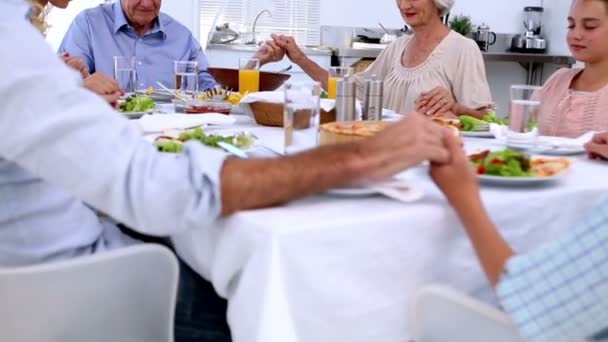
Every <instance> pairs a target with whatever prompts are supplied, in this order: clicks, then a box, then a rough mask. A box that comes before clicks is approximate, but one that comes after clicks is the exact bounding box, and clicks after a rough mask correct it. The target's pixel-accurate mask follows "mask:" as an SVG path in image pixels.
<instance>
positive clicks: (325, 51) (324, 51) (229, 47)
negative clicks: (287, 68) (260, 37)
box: [207, 44, 333, 56]
mask: <svg viewBox="0 0 608 342" xmlns="http://www.w3.org/2000/svg"><path fill="white" fill-rule="evenodd" d="M259 48H260V47H259V46H258V45H242V44H209V45H208V46H207V50H223V51H248V52H256V51H257V50H258V49H259ZM302 51H303V52H304V53H305V54H306V55H318V56H331V54H332V51H333V50H332V49H331V48H328V47H304V48H302Z"/></svg>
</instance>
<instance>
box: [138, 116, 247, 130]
mask: <svg viewBox="0 0 608 342" xmlns="http://www.w3.org/2000/svg"><path fill="white" fill-rule="evenodd" d="M133 121H134V122H135V124H137V125H138V126H139V127H140V128H141V130H142V131H143V132H144V133H158V132H162V131H164V130H167V129H186V128H192V127H197V126H202V125H232V124H234V123H235V122H236V119H235V118H233V117H232V116H230V115H224V114H164V115H163V114H159V115H144V116H142V117H141V118H140V119H139V120H133Z"/></svg>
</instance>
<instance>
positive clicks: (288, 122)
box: [283, 82, 321, 154]
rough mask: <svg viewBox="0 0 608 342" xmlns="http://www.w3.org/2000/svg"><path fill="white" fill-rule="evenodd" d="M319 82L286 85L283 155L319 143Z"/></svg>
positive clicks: (310, 147) (313, 146)
mask: <svg viewBox="0 0 608 342" xmlns="http://www.w3.org/2000/svg"><path fill="white" fill-rule="evenodd" d="M320 98H321V84H320V83H319V82H305V83H287V84H286V85H285V106H284V110H283V121H284V131H285V150H284V152H285V154H294V153H299V152H302V151H306V150H309V149H312V148H315V147H316V146H317V145H318V141H319V117H320V113H319V111H320V110H319V103H320Z"/></svg>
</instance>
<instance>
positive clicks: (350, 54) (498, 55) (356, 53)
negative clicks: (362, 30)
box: [338, 48, 575, 65]
mask: <svg viewBox="0 0 608 342" xmlns="http://www.w3.org/2000/svg"><path fill="white" fill-rule="evenodd" d="M380 52H382V49H353V48H346V49H340V50H338V56H339V57H347V58H376V57H378V55H379V54H380ZM482 55H483V58H484V60H485V61H487V62H519V63H552V64H563V65H572V64H574V62H575V60H574V58H572V57H571V56H566V55H553V54H532V53H514V52H501V51H490V52H482Z"/></svg>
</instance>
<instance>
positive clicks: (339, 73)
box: [327, 67, 353, 99]
mask: <svg viewBox="0 0 608 342" xmlns="http://www.w3.org/2000/svg"><path fill="white" fill-rule="evenodd" d="M352 75H353V68H351V67H331V68H329V79H328V80H327V97H329V98H330V99H335V98H336V92H337V85H338V80H341V79H345V78H347V77H350V76H352Z"/></svg>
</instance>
